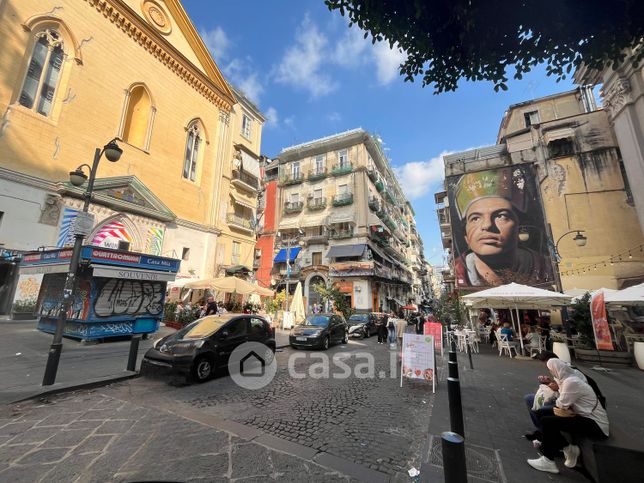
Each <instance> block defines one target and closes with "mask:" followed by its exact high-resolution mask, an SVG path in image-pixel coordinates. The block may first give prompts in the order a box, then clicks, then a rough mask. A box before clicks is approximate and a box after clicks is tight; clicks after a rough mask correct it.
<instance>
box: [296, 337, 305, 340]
mask: <svg viewBox="0 0 644 483" xmlns="http://www.w3.org/2000/svg"><path fill="white" fill-rule="evenodd" d="M295 340H307V338H306V337H296V338H295Z"/></svg>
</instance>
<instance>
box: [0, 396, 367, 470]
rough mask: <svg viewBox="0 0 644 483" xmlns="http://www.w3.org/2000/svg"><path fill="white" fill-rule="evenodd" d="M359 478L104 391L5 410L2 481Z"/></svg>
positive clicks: (0, 435) (1, 417)
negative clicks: (114, 396) (116, 397)
mask: <svg viewBox="0 0 644 483" xmlns="http://www.w3.org/2000/svg"><path fill="white" fill-rule="evenodd" d="M276 480H278V481H286V482H288V481H292V482H301V481H309V482H336V481H337V482H342V481H343V482H346V481H355V480H351V479H350V478H349V477H347V476H344V475H342V474H340V473H338V472H337V471H333V470H330V469H329V468H326V467H324V466H322V465H319V464H316V463H313V462H311V461H307V460H306V459H302V458H298V457H296V456H293V455H289V454H286V453H284V452H281V451H275V450H274V449H270V448H268V447H266V446H263V445H261V444H257V443H255V442H249V441H247V440H245V439H242V438H239V437H236V436H234V435H232V434H230V433H228V432H225V431H220V430H216V429H213V428H212V427H209V426H208V425H204V424H200V423H198V422H195V421H191V420H188V419H185V418H182V417H179V416H177V415H176V414H173V413H170V412H167V411H163V410H159V409H150V408H145V407H142V406H139V405H136V404H133V403H130V402H126V401H122V400H119V399H115V398H112V397H109V396H106V395H104V394H101V393H100V392H99V391H82V392H79V393H75V394H70V395H66V396H59V397H53V398H51V400H50V401H48V402H47V403H43V402H29V403H23V404H20V405H13V406H4V407H0V481H6V482H104V481H208V482H218V481H244V482H255V481H257V482H259V481H276Z"/></svg>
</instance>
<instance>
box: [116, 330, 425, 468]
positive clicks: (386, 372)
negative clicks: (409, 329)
mask: <svg viewBox="0 0 644 483" xmlns="http://www.w3.org/2000/svg"><path fill="white" fill-rule="evenodd" d="M365 353H366V354H372V357H373V360H374V362H375V371H374V376H375V378H362V377H357V376H356V371H358V372H359V374H365V373H366V362H367V359H366V357H367V356H365ZM293 355H297V356H299V357H298V358H297V359H296V360H293V359H291V361H292V362H291V363H292V365H293V367H294V369H295V372H296V373H297V374H298V375H302V376H304V375H306V377H303V378H293V377H291V375H290V374H289V370H288V364H289V358H290V357H291V356H293ZM327 355H328V356H329V357H335V358H340V360H341V361H342V362H344V363H345V364H346V365H347V366H348V367H350V368H351V370H352V374H351V377H349V378H348V379H339V378H334V377H333V374H340V373H342V372H343V370H342V369H341V368H339V367H338V366H337V365H335V364H331V369H330V375H331V377H329V378H326V377H315V376H316V375H319V374H321V371H322V370H321V368H320V364H319V362H320V360H319V358H320V357H324V356H327ZM277 361H278V372H277V375H276V376H275V378H274V380H273V382H272V383H271V384H269V385H268V386H266V387H265V388H263V389H260V390H254V391H252V390H246V389H243V388H240V387H238V386H236V385H235V384H234V382H232V380H231V379H230V378H229V377H225V376H224V377H219V378H217V379H215V380H212V381H209V382H207V383H205V384H200V385H192V386H184V387H173V386H171V385H168V384H166V383H165V382H164V381H158V380H149V379H139V380H134V381H129V382H127V383H123V384H120V385H118V386H116V387H115V388H114V389H113V390H112V394H114V395H116V396H117V397H120V398H127V399H129V400H133V401H139V402H142V403H145V404H147V405H152V406H158V407H166V408H175V409H176V408H179V407H182V408H188V407H189V408H191V409H192V410H195V411H198V412H200V413H203V414H208V415H211V416H216V417H218V418H223V419H226V420H231V421H235V422H237V423H241V424H243V425H246V426H249V427H252V428H256V429H258V430H261V431H262V432H265V433H268V434H270V435H273V436H275V437H278V438H281V439H284V440H288V441H291V442H294V443H298V444H301V445H304V446H306V447H308V448H312V449H314V450H316V451H320V452H326V453H329V454H331V455H335V456H337V457H340V458H343V459H345V460H348V461H350V462H353V463H356V464H358V465H361V466H363V467H367V468H370V469H373V470H376V471H378V472H381V473H385V474H388V475H395V476H396V477H400V478H402V477H403V476H404V478H405V479H406V480H408V476H407V475H406V473H407V471H408V470H409V468H411V467H412V466H419V464H420V452H421V446H422V444H423V442H424V441H425V440H426V435H427V425H428V421H429V417H430V408H431V402H432V398H433V395H432V392H431V386H429V385H427V384H422V383H416V384H414V383H408V382H405V384H404V385H403V387H402V388H401V387H400V379H399V378H398V377H396V376H397V370H396V369H397V367H398V365H397V354H396V353H395V352H394V353H391V352H390V351H389V350H388V348H387V346H386V345H378V344H377V342H376V339H375V337H374V338H370V339H367V340H362V341H356V342H354V341H351V342H350V343H349V345H346V346H343V345H340V346H335V347H332V348H331V349H330V350H329V351H327V352H321V351H294V350H292V349H290V348H289V349H285V350H284V351H283V352H278V353H277ZM392 366H393V368H394V371H395V375H394V377H390V376H391V369H392ZM311 376H313V377H311ZM179 411H180V410H179Z"/></svg>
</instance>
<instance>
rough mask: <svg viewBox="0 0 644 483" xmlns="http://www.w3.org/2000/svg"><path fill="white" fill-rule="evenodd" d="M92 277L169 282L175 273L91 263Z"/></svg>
mask: <svg viewBox="0 0 644 483" xmlns="http://www.w3.org/2000/svg"><path fill="white" fill-rule="evenodd" d="M92 266H93V267H94V272H93V276H94V277H106V278H124V279H128V280H142V281H152V282H154V281H159V282H171V281H172V280H174V278H175V276H176V275H177V274H176V273H171V272H159V271H156V270H141V269H137V268H128V267H106V266H104V265H92Z"/></svg>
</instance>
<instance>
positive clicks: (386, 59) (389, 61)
mask: <svg viewBox="0 0 644 483" xmlns="http://www.w3.org/2000/svg"><path fill="white" fill-rule="evenodd" d="M373 58H374V62H375V63H376V75H377V77H378V82H379V83H380V84H381V85H387V84H389V83H391V82H392V81H393V80H394V79H396V78H397V77H399V76H400V64H402V63H403V62H404V61H405V59H406V58H407V56H406V55H405V53H404V52H403V51H402V50H400V48H399V47H398V46H397V45H394V48H393V49H392V48H390V47H389V44H388V43H387V42H376V44H375V45H374V49H373Z"/></svg>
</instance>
